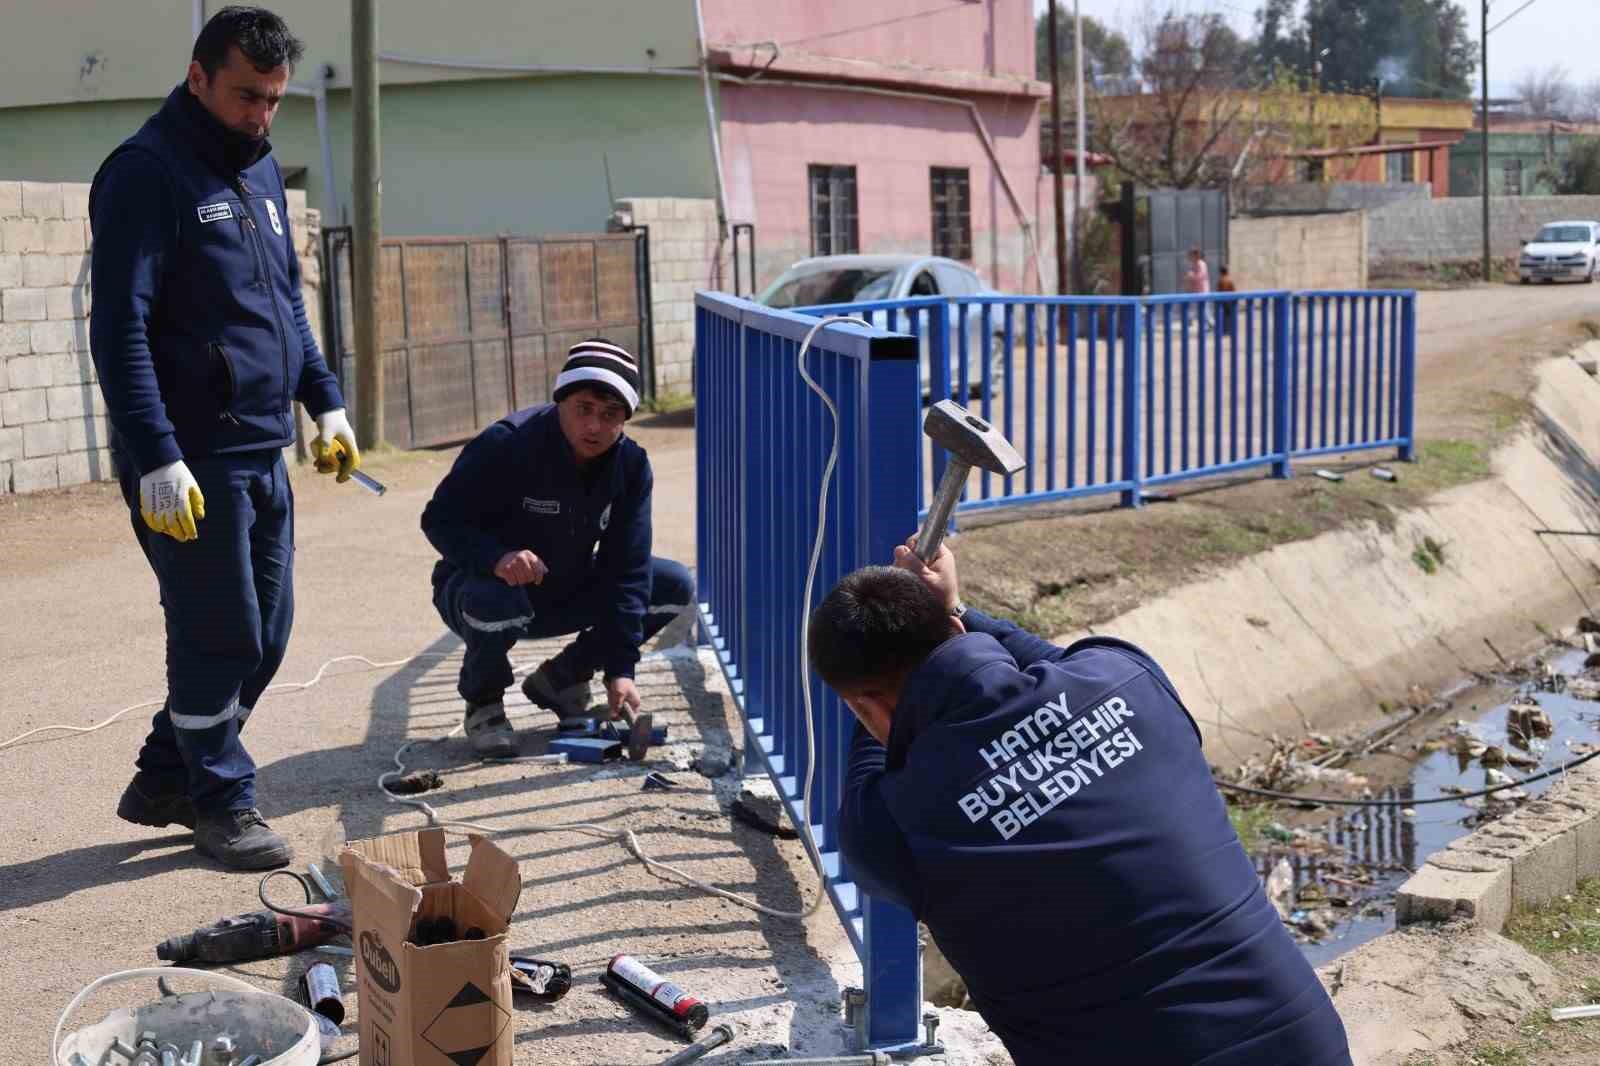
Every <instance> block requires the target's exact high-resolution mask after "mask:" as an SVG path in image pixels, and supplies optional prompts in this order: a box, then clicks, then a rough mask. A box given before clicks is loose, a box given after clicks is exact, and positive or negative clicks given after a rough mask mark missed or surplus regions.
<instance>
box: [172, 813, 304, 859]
mask: <svg viewBox="0 0 1600 1066" xmlns="http://www.w3.org/2000/svg"><path fill="white" fill-rule="evenodd" d="M194 846H195V848H196V849H198V850H199V851H201V852H202V853H204V854H206V855H209V856H211V857H212V858H213V859H216V860H217V861H218V862H220V863H222V865H224V866H231V867H232V868H233V869H235V870H270V869H272V868H273V867H274V866H287V865H288V864H289V861H290V860H291V859H293V858H294V849H293V848H291V847H289V842H288V841H287V840H285V839H283V838H282V837H281V836H279V835H278V834H277V833H274V832H273V831H272V829H271V828H270V827H269V826H268V825H267V823H266V822H264V821H262V820H261V812H260V811H258V810H256V809H255V808H254V807H252V808H250V809H249V810H247V811H223V812H222V813H220V814H203V815H201V816H200V821H199V824H198V825H196V826H195V829H194Z"/></svg>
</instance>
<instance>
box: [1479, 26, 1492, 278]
mask: <svg viewBox="0 0 1600 1066" xmlns="http://www.w3.org/2000/svg"><path fill="white" fill-rule="evenodd" d="M1480 28H1481V29H1482V30H1483V42H1482V43H1483V54H1482V56H1481V57H1480V60H1479V62H1480V64H1481V65H1482V67H1483V111H1482V115H1481V117H1480V118H1479V120H1478V121H1479V129H1478V185H1479V192H1480V194H1481V195H1482V197H1483V280H1484V282H1485V283H1486V284H1487V283H1488V281H1489V258H1490V255H1489V0H1483V24H1482V26H1481V27H1480Z"/></svg>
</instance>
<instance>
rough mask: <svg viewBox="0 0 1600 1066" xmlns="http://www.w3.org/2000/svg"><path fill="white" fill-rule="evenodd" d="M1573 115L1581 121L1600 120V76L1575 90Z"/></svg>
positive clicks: (1573, 93)
mask: <svg viewBox="0 0 1600 1066" xmlns="http://www.w3.org/2000/svg"><path fill="white" fill-rule="evenodd" d="M1572 117H1573V118H1574V119H1576V120H1577V121H1579V122H1600V78H1594V79H1592V80H1590V81H1588V82H1585V83H1584V85H1583V87H1582V88H1579V89H1574V90H1573V92H1572Z"/></svg>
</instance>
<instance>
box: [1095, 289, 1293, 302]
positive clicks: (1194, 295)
mask: <svg viewBox="0 0 1600 1066" xmlns="http://www.w3.org/2000/svg"><path fill="white" fill-rule="evenodd" d="M1293 295H1294V293H1292V292H1290V291H1289V290H1288V289H1241V290H1239V291H1238V292H1158V293H1151V294H1150V295H1149V296H1130V297H1127V299H1130V300H1137V301H1140V302H1142V303H1145V304H1197V303H1236V302H1238V301H1239V300H1276V299H1278V298H1279V297H1280V296H1293Z"/></svg>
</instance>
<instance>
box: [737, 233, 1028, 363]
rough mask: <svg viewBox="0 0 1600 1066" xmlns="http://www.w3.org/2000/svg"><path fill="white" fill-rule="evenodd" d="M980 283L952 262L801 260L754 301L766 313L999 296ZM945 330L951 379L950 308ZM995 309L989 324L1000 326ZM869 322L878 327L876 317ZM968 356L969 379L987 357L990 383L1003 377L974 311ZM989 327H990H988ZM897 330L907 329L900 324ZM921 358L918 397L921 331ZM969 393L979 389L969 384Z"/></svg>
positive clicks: (955, 343)
mask: <svg viewBox="0 0 1600 1066" xmlns="http://www.w3.org/2000/svg"><path fill="white" fill-rule="evenodd" d="M998 295H1000V294H999V293H998V292H996V291H995V290H994V289H991V288H989V287H988V286H987V285H985V284H984V283H983V279H981V278H979V277H978V275H977V274H975V273H973V271H972V270H971V269H970V268H969V267H966V266H963V265H962V264H960V263H958V262H956V261H955V260H954V259H944V258H942V257H940V256H924V255H824V256H818V257H816V258H814V259H802V260H800V262H798V263H796V264H794V266H792V267H790V268H789V269H788V270H785V271H784V272H783V273H782V274H780V275H778V278H777V280H776V281H774V282H773V283H772V284H771V285H768V286H767V287H766V289H764V290H763V291H762V292H761V294H760V295H758V296H757V297H756V298H755V300H756V302H757V303H759V304H765V305H766V306H768V307H776V308H793V307H825V306H830V305H840V304H859V303H875V302H878V301H882V300H905V299H910V298H914V297H918V296H998ZM945 316H946V321H947V322H948V323H949V328H950V373H951V376H952V377H954V376H955V375H957V374H958V373H960V371H959V369H958V365H959V364H958V363H957V360H958V359H959V357H960V351H961V349H960V347H959V345H960V338H959V337H958V336H957V334H956V329H957V319H958V312H957V310H956V306H955V304H953V303H952V304H948V305H946V307H945ZM999 317H1000V316H999V308H996V314H995V315H994V320H995V321H998V320H999ZM872 320H873V321H876V322H880V323H881V322H883V321H884V319H883V318H882V317H881V316H872ZM966 320H967V321H966V328H967V345H968V347H967V351H968V358H969V359H971V373H972V376H973V378H974V379H977V378H979V376H980V374H981V371H980V369H979V367H980V364H979V363H978V358H977V357H978V353H980V352H984V351H987V352H988V353H989V355H990V359H991V363H992V367H993V369H992V371H991V377H992V378H993V379H994V380H995V381H996V382H998V380H999V375H1000V374H1001V372H1002V368H1001V362H1002V360H1001V358H1000V351H999V347H1000V345H999V344H998V343H997V341H996V339H995V338H994V337H991V338H990V339H989V342H988V343H987V344H985V343H984V338H983V315H982V314H981V313H979V311H978V310H977V309H975V308H974V309H971V310H969V311H967V313H966ZM992 326H993V323H992V322H991V327H992ZM901 328H910V327H909V326H906V325H905V321H904V320H903V319H902V321H901ZM920 340H921V344H920V355H921V364H922V391H923V392H924V393H926V392H927V391H928V331H927V330H926V329H923V330H921V338H920ZM973 387H974V388H980V387H981V383H980V382H979V381H977V380H974V382H973Z"/></svg>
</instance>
